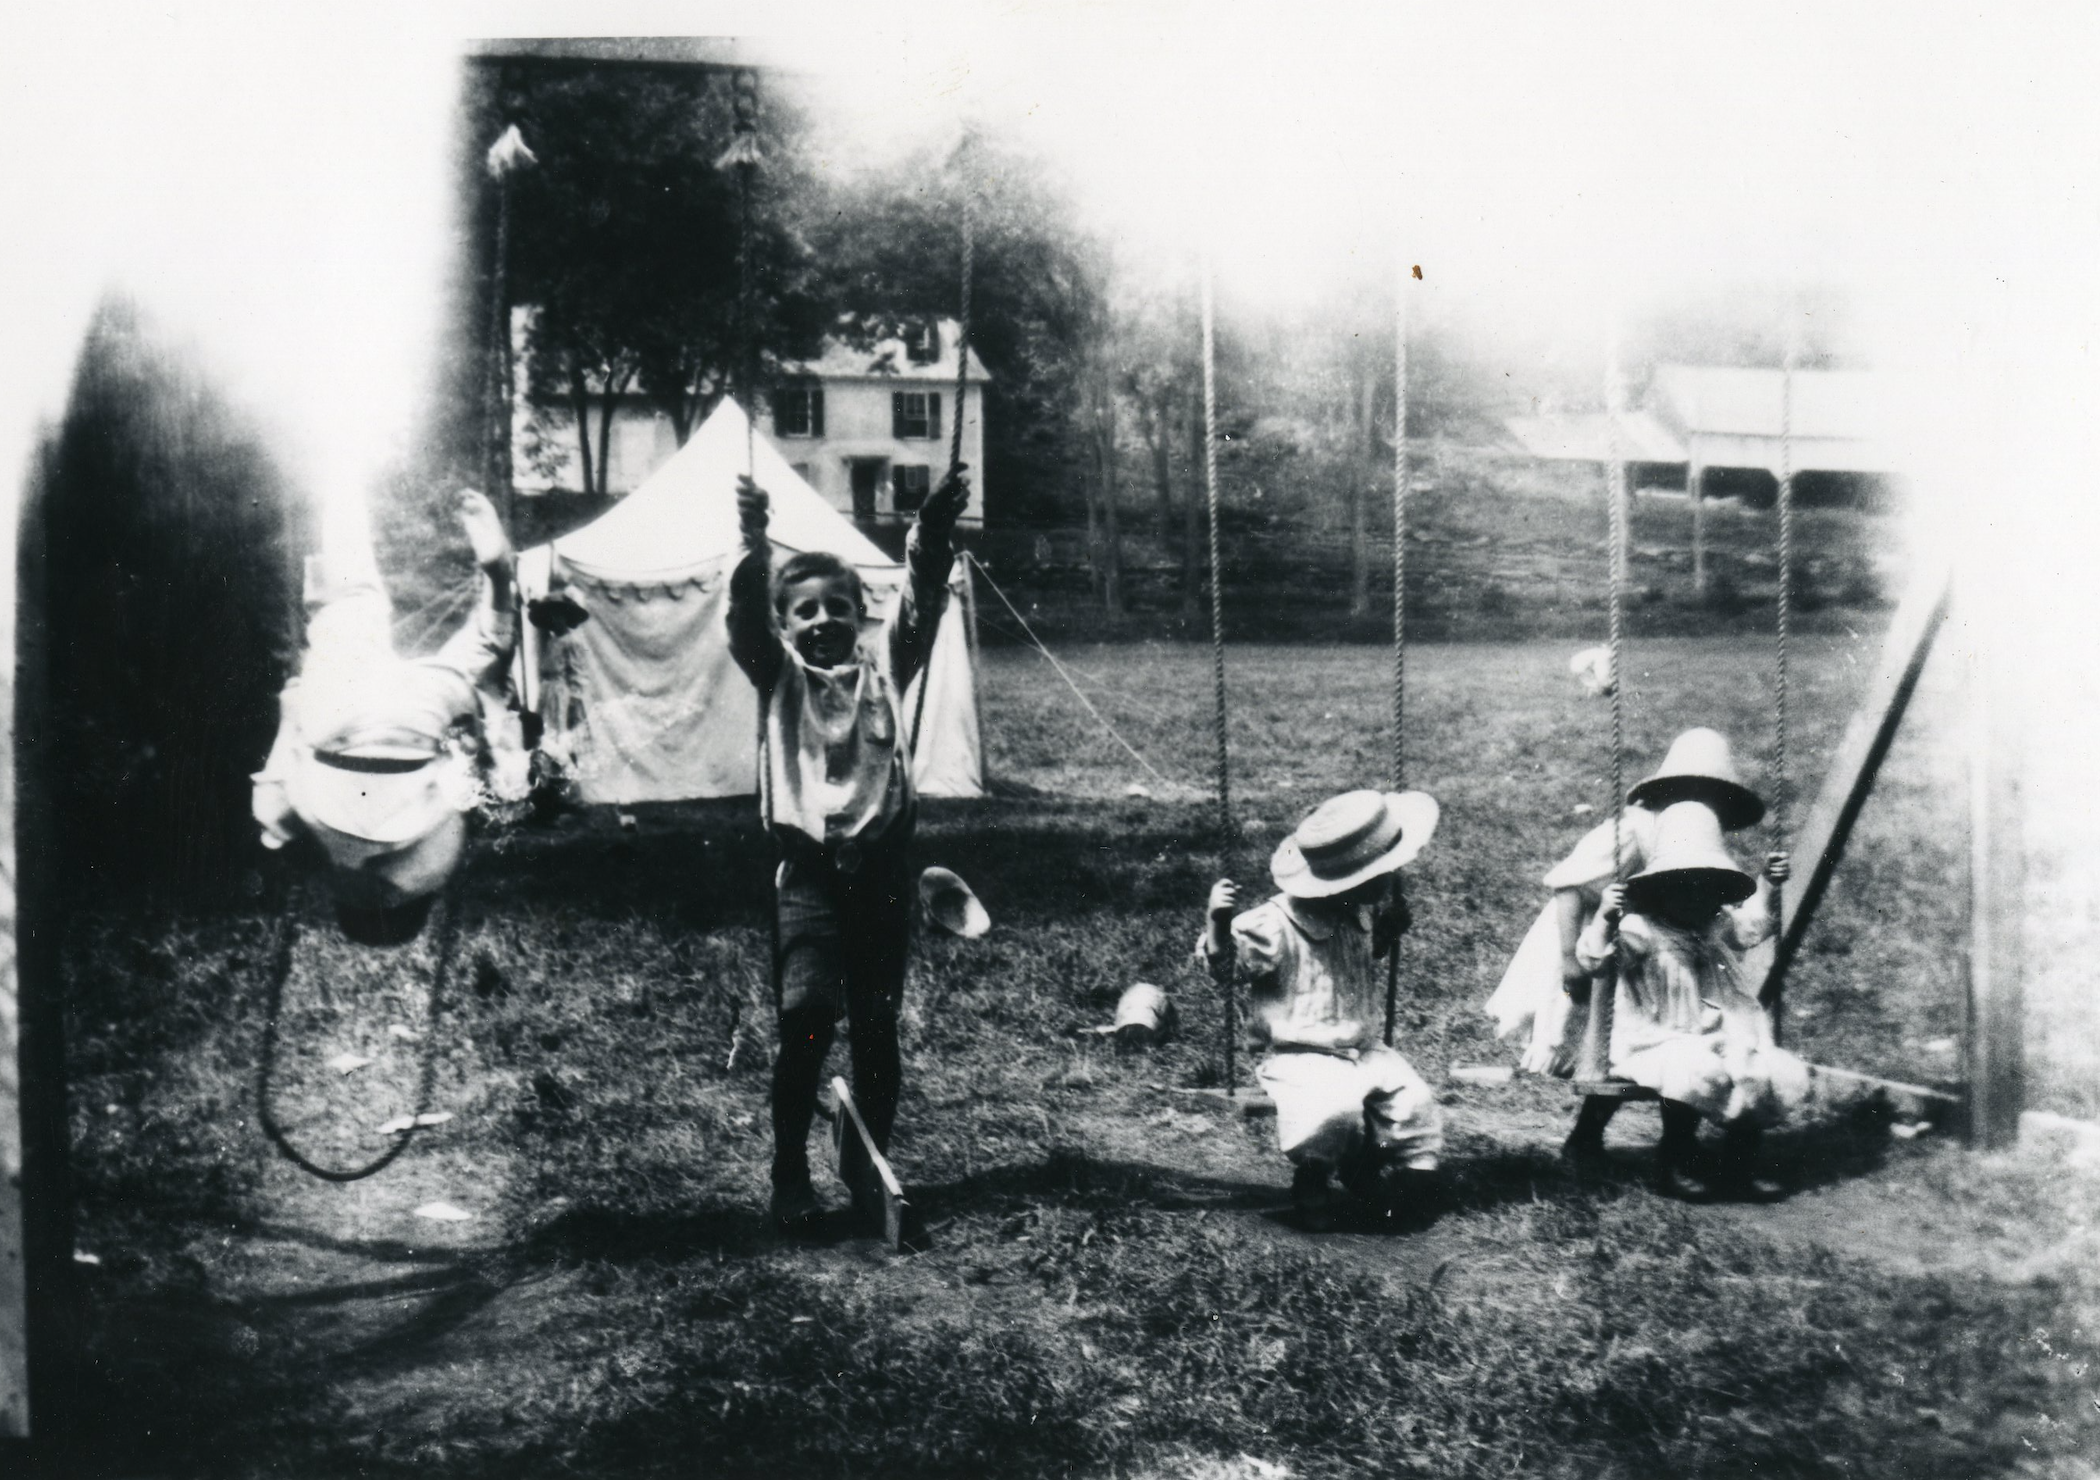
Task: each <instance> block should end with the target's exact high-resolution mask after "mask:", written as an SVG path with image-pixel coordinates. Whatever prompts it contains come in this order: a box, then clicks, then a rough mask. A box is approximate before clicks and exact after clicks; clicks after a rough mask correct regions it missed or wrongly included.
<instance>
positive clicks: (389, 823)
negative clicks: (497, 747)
mask: <svg viewBox="0 0 2100 1480" xmlns="http://www.w3.org/2000/svg"><path fill="white" fill-rule="evenodd" d="M285 790H286V794H287V795H288V797H289V799H290V801H291V804H292V806H293V807H294V808H295V809H296V810H297V811H298V813H299V815H300V816H301V817H303V818H305V819H306V820H307V821H308V822H309V823H319V824H321V825H322V826H324V827H327V828H329V829H331V830H333V831H335V832H337V833H341V834H344V835H346V836H348V837H351V838H355V839H357V840H359V841H360V842H362V843H365V844H368V845H374V846H376V847H377V848H378V849H379V850H380V851H385V850H386V849H390V848H399V847H402V846H405V845H406V844H409V843H412V842H415V841H416V840H417V839H419V838H422V837H425V836H427V835H429V834H430V833H432V832H434V831H436V830H437V827H438V825H439V824H440V823H442V822H443V821H444V820H445V819H446V818H448V817H451V816H453V815H455V814H457V813H460V812H463V811H466V810H467V809H468V807H470V806H471V805H472V803H473V771H472V766H471V763H470V762H469V761H468V760H467V759H466V757H465V756H463V755H461V754H458V753H456V752H454V751H451V750H448V749H444V748H442V747H437V746H433V745H431V744H430V743H429V741H428V740H427V739H425V738H422V737H419V736H416V735H413V734H410V733H406V732H399V733H397V732H391V731H389V732H381V733H373V734H368V735H364V736H360V737H358V740H357V742H356V743H353V744H348V745H343V746H341V747H340V748H337V747H335V746H333V745H331V746H330V747H329V748H327V749H323V748H320V747H316V748H315V749H314V750H312V751H311V752H309V753H307V754H304V755H302V756H300V757H299V758H298V759H297V760H296V761H295V763H294V764H293V766H292V770H291V774H290V775H289V776H287V777H286V779H285Z"/></svg>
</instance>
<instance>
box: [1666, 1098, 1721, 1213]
mask: <svg viewBox="0 0 2100 1480" xmlns="http://www.w3.org/2000/svg"><path fill="white" fill-rule="evenodd" d="M1662 1119H1663V1133H1662V1142H1661V1144H1660V1145H1658V1146H1657V1147H1656V1148H1655V1190H1656V1191H1657V1192H1659V1193H1661V1194H1662V1195H1663V1196H1664V1197H1674V1198H1676V1199H1678V1200H1679V1201H1680V1202H1704V1201H1705V1200H1706V1198H1707V1197H1708V1196H1709V1195H1710V1194H1711V1189H1710V1188H1709V1187H1708V1186H1707V1184H1706V1178H1704V1177H1703V1176H1701V1175H1700V1174H1699V1112H1698V1111H1696V1110H1694V1109H1692V1107H1691V1106H1689V1105H1679V1104H1676V1103H1674V1102H1673V1101H1670V1100H1664V1101H1663V1102H1662Z"/></svg>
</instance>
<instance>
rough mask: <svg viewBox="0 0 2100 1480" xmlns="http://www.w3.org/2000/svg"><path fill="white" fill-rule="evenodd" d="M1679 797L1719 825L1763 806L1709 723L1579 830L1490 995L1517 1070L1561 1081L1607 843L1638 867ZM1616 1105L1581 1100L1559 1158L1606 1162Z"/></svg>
mask: <svg viewBox="0 0 2100 1480" xmlns="http://www.w3.org/2000/svg"><path fill="white" fill-rule="evenodd" d="M1676 802H1703V803H1705V804H1706V805H1707V806H1708V807H1710V808H1711V809H1712V810H1713V813H1714V816H1715V817H1716V818H1718V819H1719V821H1720V824H1721V827H1722V829H1723V830H1724V831H1728V832H1734V831H1736V830H1737V829H1739V828H1745V827H1755V826H1756V825H1757V823H1758V822H1759V821H1760V820H1762V818H1763V817H1764V815H1765V804H1764V801H1763V799H1762V798H1760V797H1759V796H1758V795H1757V793H1756V792H1754V791H1752V790H1750V788H1749V787H1747V786H1745V785H1743V782H1742V778H1741V777H1740V776H1739V775H1738V773H1737V771H1736V766H1735V757H1734V755H1733V754H1732V753H1731V752H1730V750H1729V746H1728V740H1727V737H1725V736H1723V735H1721V734H1720V733H1719V732H1717V731H1714V730H1707V729H1693V730H1686V731H1685V732H1684V733H1683V734H1681V735H1679V736H1678V737H1677V738H1676V739H1675V740H1673V741H1671V742H1670V750H1669V754H1667V755H1666V756H1664V757H1663V763H1662V765H1661V766H1660V767H1658V768H1657V770H1656V772H1655V774H1654V775H1653V776H1650V777H1648V778H1647V779H1645V780H1643V781H1641V782H1639V783H1637V784H1636V785H1635V786H1634V787H1633V789H1632V790H1631V791H1629V792H1627V794H1626V808H1625V810H1624V811H1622V812H1621V813H1620V814H1619V816H1618V817H1617V818H1616V819H1611V818H1607V819H1606V820H1605V821H1603V822H1600V823H1598V824H1597V825H1596V826H1595V827H1593V828H1591V829H1590V830H1589V832H1588V833H1586V834H1584V835H1583V837H1582V839H1581V841H1580V842H1578V843H1576V845H1575V847H1574V848H1573V849H1572V850H1571V851H1570V852H1569V854H1568V856H1567V857H1566V858H1564V859H1562V860H1561V861H1560V862H1559V863H1557V864H1555V865H1554V866H1553V868H1552V869H1550V870H1549V871H1548V872H1547V874H1546V877H1545V879H1544V881H1543V882H1544V884H1545V886H1546V887H1547V888H1548V889H1550V890H1552V891H1553V897H1552V898H1551V899H1549V900H1548V901H1547V902H1546V905H1545V908H1543V909H1542V910H1540V911H1539V914H1538V918H1537V919H1536V920H1534V921H1533V922H1532V925H1531V929H1530V930H1529V931H1527V932H1526V933H1525V936H1524V940H1523V943H1522V944H1521V945H1519V946H1518V947H1517V951H1516V954H1515V955H1514V956H1512V957H1511V958H1510V963H1509V967H1508V969H1507V970H1506V971H1504V972H1503V974H1502V981H1501V983H1500V985H1498V986H1497V987H1496V988H1495V991H1494V994H1493V995H1492V996H1490V997H1489V998H1488V1000H1487V1004H1486V1011H1487V1013H1488V1015H1489V1016H1490V1017H1492V1018H1494V1019H1495V1036H1496V1037H1497V1038H1503V1039H1508V1038H1512V1037H1516V1036H1518V1035H1519V1034H1522V1035H1524V1038H1525V1047H1524V1053H1523V1057H1522V1058H1521V1060H1520V1061H1519V1063H1520V1067H1521V1068H1522V1069H1523V1070H1524V1071H1525V1072H1526V1073H1530V1074H1551V1075H1554V1076H1557V1077H1559V1078H1562V1079H1565V1078H1568V1077H1569V1076H1570V1075H1571V1074H1572V1073H1573V1072H1574V1070H1575V1054H1576V1049H1577V1047H1578V1045H1579V1044H1580V1043H1581V1041H1582V1036H1583V1030H1584V1027H1585V1026H1586V1023H1587V1020H1588V1016H1589V1000H1590V990H1591V987H1590V978H1589V974H1588V973H1587V972H1585V971H1584V970H1583V969H1582V966H1581V964H1580V963H1579V962H1577V961H1576V959H1575V942H1576V941H1577V940H1578V939H1580V938H1581V935H1582V932H1583V928H1584V927H1585V926H1587V925H1588V924H1589V923H1590V921H1591V920H1592V919H1593V918H1594V917H1595V916H1596V913H1597V908H1598V905H1599V904H1600V903H1601V902H1602V900H1603V895H1604V889H1605V886H1606V885H1608V884H1610V883H1612V882H1613V881H1614V880H1615V879H1616V878H1617V877H1618V874H1619V866H1618V865H1617V864H1615V863H1614V861H1613V858H1612V849H1613V847H1614V845H1615V842H1616V846H1617V847H1618V849H1619V852H1620V854H1621V859H1620V862H1621V863H1623V865H1624V867H1626V868H1627V869H1632V870H1639V869H1641V868H1643V867H1645V866H1646V865H1647V862H1648V860H1649V859H1650V858H1651V857H1652V856H1654V852H1655V819H1656V814H1657V813H1659V812H1660V811H1661V810H1662V809H1663V808H1665V807H1667V806H1670V805H1671V804H1673V803H1676ZM1619 1104H1620V1102H1619V1101H1618V1100H1617V1099H1615V1098H1613V1097H1610V1096H1606V1095H1591V1096H1588V1097H1586V1098H1585V1099H1584V1100H1583V1104H1582V1111H1581V1114H1580V1115H1579V1116H1578V1117H1577V1119H1576V1122H1575V1130H1574V1132H1573V1133H1572V1134H1571V1135H1570V1136H1569V1137H1568V1139H1567V1142H1566V1144H1565V1145H1563V1146H1562V1148H1561V1154H1562V1155H1563V1156H1565V1157H1566V1158H1567V1159H1568V1160H1569V1161H1570V1162H1572V1163H1574V1164H1575V1165H1576V1166H1577V1167H1578V1168H1582V1169H1594V1168H1597V1167H1599V1166H1601V1165H1602V1163H1603V1161H1604V1128H1605V1126H1606V1125H1607V1124H1608V1123H1609V1122H1610V1120H1611V1118H1612V1115H1613V1112H1615V1111H1616V1110H1617V1109H1618V1108H1619Z"/></svg>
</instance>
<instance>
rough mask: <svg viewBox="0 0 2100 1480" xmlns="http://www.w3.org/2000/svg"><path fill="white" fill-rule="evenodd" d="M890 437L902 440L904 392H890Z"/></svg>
mask: <svg viewBox="0 0 2100 1480" xmlns="http://www.w3.org/2000/svg"><path fill="white" fill-rule="evenodd" d="M890 435H891V436H892V437H895V438H897V439H898V440H899V441H902V440H903V438H904V392H902V391H891V392H890Z"/></svg>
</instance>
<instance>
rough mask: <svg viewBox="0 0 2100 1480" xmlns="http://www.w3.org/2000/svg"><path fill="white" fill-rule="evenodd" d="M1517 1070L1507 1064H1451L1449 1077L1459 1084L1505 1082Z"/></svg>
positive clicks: (1514, 1075)
mask: <svg viewBox="0 0 2100 1480" xmlns="http://www.w3.org/2000/svg"><path fill="white" fill-rule="evenodd" d="M1516 1074H1517V1071H1516V1070H1514V1069H1512V1068H1510V1067H1509V1065H1507V1064H1453V1065H1452V1066H1451V1078H1452V1079H1454V1080H1456V1081H1457V1082H1458V1083H1460V1084H1507V1083H1509V1082H1510V1080H1512V1079H1514V1078H1515V1077H1516Z"/></svg>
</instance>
